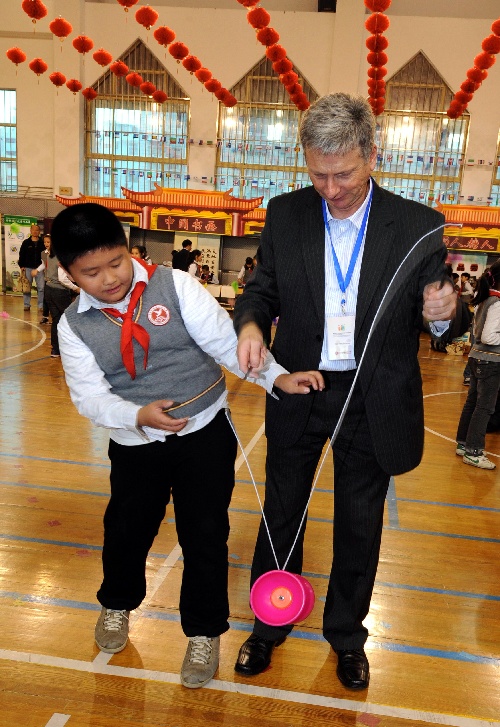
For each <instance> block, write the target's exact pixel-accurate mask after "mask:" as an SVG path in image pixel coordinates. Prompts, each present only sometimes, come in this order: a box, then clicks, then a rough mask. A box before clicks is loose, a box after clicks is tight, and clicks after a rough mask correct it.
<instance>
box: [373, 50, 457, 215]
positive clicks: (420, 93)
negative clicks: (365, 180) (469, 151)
mask: <svg viewBox="0 0 500 727" xmlns="http://www.w3.org/2000/svg"><path fill="white" fill-rule="evenodd" d="M386 93H387V96H386V99H387V100H386V107H385V111H384V113H383V114H381V115H380V116H378V117H377V138H376V143H377V147H378V150H379V152H378V160H377V167H376V170H375V173H374V177H375V179H376V180H377V182H378V183H379V184H380V185H381V186H382V187H385V188H386V189H388V190H390V191H391V192H394V193H395V194H400V195H402V196H404V197H408V198H413V199H415V200H416V201H418V202H422V203H424V204H429V205H431V206H432V204H433V203H434V202H439V201H440V202H442V203H446V204H458V203H459V201H460V184H461V181H462V173H463V167H464V160H465V146H466V142H467V133H468V128H469V114H468V112H467V111H465V112H464V114H463V115H462V116H461V117H460V118H458V119H450V118H448V116H447V115H446V109H447V108H448V106H449V103H450V101H451V100H452V98H453V93H452V91H451V89H450V88H449V87H448V86H447V85H446V83H445V82H444V80H443V79H442V78H441V76H440V75H439V74H438V72H437V71H436V69H435V68H434V67H433V66H432V64H431V63H430V62H429V60H428V59H427V58H426V57H425V55H424V54H423V53H421V52H420V53H417V55H416V56H414V58H412V60H410V61H409V62H408V63H407V64H406V65H405V66H404V67H403V68H402V69H401V70H400V71H398V73H396V74H395V75H394V76H392V78H391V79H390V80H389V81H388V82H387V92H386Z"/></svg>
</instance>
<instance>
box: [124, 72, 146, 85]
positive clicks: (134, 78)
mask: <svg viewBox="0 0 500 727" xmlns="http://www.w3.org/2000/svg"><path fill="white" fill-rule="evenodd" d="M125 80H126V81H127V83H128V84H129V85H130V86H134V87H135V88H139V87H140V85H141V83H144V79H143V77H142V76H140V75H139V74H138V73H128V74H127V75H126V76H125Z"/></svg>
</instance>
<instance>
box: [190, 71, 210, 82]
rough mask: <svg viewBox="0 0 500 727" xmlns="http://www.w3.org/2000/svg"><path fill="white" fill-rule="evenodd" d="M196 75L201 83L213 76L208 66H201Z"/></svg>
mask: <svg viewBox="0 0 500 727" xmlns="http://www.w3.org/2000/svg"><path fill="white" fill-rule="evenodd" d="M194 75H195V76H196V78H197V79H198V81H199V82H200V83H206V82H207V81H209V80H210V79H211V78H212V71H209V70H208V68H200V70H199V71H195V74H194Z"/></svg>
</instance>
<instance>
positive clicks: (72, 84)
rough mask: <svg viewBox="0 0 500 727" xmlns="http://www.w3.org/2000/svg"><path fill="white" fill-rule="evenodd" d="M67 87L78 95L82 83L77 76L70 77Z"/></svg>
mask: <svg viewBox="0 0 500 727" xmlns="http://www.w3.org/2000/svg"><path fill="white" fill-rule="evenodd" d="M66 88H69V90H70V91H71V92H72V93H73V95H76V94H77V93H78V91H80V90H81V88H82V84H81V83H80V81H77V79H76V78H70V79H69V81H66Z"/></svg>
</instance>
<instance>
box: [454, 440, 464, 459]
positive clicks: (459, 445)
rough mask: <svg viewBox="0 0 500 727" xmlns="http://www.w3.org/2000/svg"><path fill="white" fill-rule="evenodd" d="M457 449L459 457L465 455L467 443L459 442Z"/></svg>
mask: <svg viewBox="0 0 500 727" xmlns="http://www.w3.org/2000/svg"><path fill="white" fill-rule="evenodd" d="M455 451H456V453H457V454H458V456H459V457H463V456H464V454H465V444H459V443H458V442H457V448H456V450H455Z"/></svg>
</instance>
